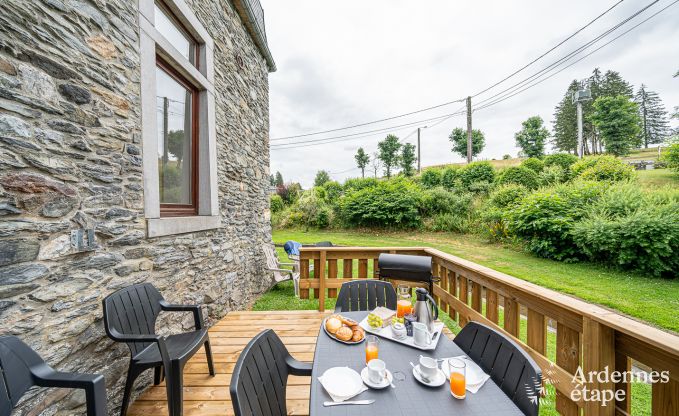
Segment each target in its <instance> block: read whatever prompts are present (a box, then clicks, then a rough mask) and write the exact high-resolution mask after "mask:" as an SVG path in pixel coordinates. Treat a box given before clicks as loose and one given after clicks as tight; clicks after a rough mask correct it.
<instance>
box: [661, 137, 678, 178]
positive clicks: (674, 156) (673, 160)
mask: <svg viewBox="0 0 679 416" xmlns="http://www.w3.org/2000/svg"><path fill="white" fill-rule="evenodd" d="M675 140H676V138H675ZM662 161H663V162H665V163H667V167H668V168H670V169H672V170H674V171H676V172H679V142H677V143H673V144H671V145H670V146H669V147H668V148H667V150H665V151H664V152H663V155H662Z"/></svg>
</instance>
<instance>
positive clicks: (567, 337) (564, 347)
mask: <svg viewBox="0 0 679 416" xmlns="http://www.w3.org/2000/svg"><path fill="white" fill-rule="evenodd" d="M556 364H557V365H558V366H559V367H561V368H563V369H564V370H566V371H568V372H569V373H571V374H575V372H576V371H577V369H578V366H579V365H580V333H579V332H578V331H575V330H573V329H571V328H569V327H567V326H566V325H563V324H562V323H560V322H557V323H556ZM556 411H557V412H559V414H561V415H563V416H577V415H579V414H580V410H579V408H578V405H577V404H576V403H575V402H573V401H572V400H571V398H570V397H567V396H564V395H563V394H561V393H559V392H558V391H557V393H556Z"/></svg>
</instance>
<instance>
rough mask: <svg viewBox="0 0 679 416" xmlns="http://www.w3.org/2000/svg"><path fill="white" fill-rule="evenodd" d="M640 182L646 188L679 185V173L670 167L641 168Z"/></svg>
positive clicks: (639, 173)
mask: <svg viewBox="0 0 679 416" xmlns="http://www.w3.org/2000/svg"><path fill="white" fill-rule="evenodd" d="M637 175H638V176H639V183H640V184H641V185H642V186H643V187H644V188H660V187H663V186H667V185H672V186H679V173H677V172H674V171H672V170H670V169H653V170H639V171H637Z"/></svg>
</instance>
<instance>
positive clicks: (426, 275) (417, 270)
mask: <svg viewBox="0 0 679 416" xmlns="http://www.w3.org/2000/svg"><path fill="white" fill-rule="evenodd" d="M431 262H432V260H431V257H428V256H412V255H408V254H386V253H382V254H380V256H379V257H378V259H377V267H379V269H380V277H383V278H386V277H389V278H393V279H404V280H410V281H423V282H428V281H429V280H430V279H431V277H432V276H431Z"/></svg>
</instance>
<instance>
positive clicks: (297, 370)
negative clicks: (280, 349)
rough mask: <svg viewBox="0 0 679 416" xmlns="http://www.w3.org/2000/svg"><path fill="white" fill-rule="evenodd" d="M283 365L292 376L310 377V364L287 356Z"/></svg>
mask: <svg viewBox="0 0 679 416" xmlns="http://www.w3.org/2000/svg"><path fill="white" fill-rule="evenodd" d="M285 364H287V366H288V370H289V371H290V374H292V375H293V376H310V375H311V368H312V364H311V363H304V362H302V361H297V360H295V359H294V358H292V356H290V355H288V356H287V357H286V358H285Z"/></svg>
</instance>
